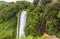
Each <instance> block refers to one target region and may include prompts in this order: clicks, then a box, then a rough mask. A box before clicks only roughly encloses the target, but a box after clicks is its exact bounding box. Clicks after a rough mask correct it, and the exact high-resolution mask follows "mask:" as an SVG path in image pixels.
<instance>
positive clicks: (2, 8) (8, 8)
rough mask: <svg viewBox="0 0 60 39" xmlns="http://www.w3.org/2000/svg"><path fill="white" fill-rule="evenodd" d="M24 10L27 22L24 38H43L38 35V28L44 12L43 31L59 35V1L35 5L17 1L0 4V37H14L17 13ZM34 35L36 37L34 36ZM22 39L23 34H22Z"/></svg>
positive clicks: (11, 38) (6, 38) (12, 38)
mask: <svg viewBox="0 0 60 39" xmlns="http://www.w3.org/2000/svg"><path fill="white" fill-rule="evenodd" d="M23 10H26V11H27V12H28V13H27V14H28V15H27V17H28V18H27V23H26V27H25V34H26V37H24V38H26V39H45V38H44V37H40V34H39V29H40V25H41V23H42V19H43V16H44V15H45V14H44V13H46V16H45V19H46V24H45V25H46V28H45V29H44V30H45V31H44V33H47V34H49V35H56V36H57V37H60V3H59V2H58V3H50V4H46V5H44V6H35V5H34V4H32V3H30V2H27V1H17V2H16V3H14V2H12V3H7V4H2V5H0V39H15V38H16V28H17V18H18V16H17V14H18V13H20V12H22V11H23ZM35 37H36V38H35ZM22 39H23V36H22Z"/></svg>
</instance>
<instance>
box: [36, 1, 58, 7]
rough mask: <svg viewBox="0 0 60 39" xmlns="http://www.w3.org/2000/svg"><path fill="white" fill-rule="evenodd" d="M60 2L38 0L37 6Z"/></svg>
mask: <svg viewBox="0 0 60 39" xmlns="http://www.w3.org/2000/svg"><path fill="white" fill-rule="evenodd" d="M52 2H58V0H38V2H37V6H41V5H45V4H47V3H52Z"/></svg>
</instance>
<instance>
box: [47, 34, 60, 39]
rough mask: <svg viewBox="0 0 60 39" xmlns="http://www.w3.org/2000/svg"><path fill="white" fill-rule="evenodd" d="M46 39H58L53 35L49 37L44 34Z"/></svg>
mask: <svg viewBox="0 0 60 39" xmlns="http://www.w3.org/2000/svg"><path fill="white" fill-rule="evenodd" d="M46 39H59V38H57V37H56V36H55V35H54V36H50V35H48V34H46Z"/></svg>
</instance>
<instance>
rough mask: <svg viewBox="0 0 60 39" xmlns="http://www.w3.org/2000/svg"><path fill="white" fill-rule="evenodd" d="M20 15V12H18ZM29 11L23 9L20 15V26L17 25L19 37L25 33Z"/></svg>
mask: <svg viewBox="0 0 60 39" xmlns="http://www.w3.org/2000/svg"><path fill="white" fill-rule="evenodd" d="M18 15H19V14H18ZM26 18H27V12H26V11H23V12H22V13H21V16H20V15H19V17H18V20H19V21H18V25H17V26H18V27H17V37H18V38H19V37H20V36H21V35H25V33H24V28H25V24H26Z"/></svg>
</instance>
